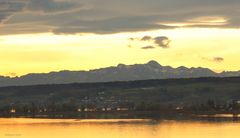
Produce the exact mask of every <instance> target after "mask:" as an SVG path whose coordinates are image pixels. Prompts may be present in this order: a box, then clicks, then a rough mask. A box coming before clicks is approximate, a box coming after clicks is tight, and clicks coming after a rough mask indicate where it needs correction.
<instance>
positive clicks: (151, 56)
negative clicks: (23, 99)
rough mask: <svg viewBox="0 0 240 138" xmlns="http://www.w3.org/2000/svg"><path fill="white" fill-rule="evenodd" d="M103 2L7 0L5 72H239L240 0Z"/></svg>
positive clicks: (0, 51)
mask: <svg viewBox="0 0 240 138" xmlns="http://www.w3.org/2000/svg"><path fill="white" fill-rule="evenodd" d="M104 1H106V2H108V4H109V5H110V6H109V5H108V6H107V7H106V5H104V4H101V3H99V1H96V0H89V1H87V0H82V1H76V0H71V1H65V0H42V1H39V0H27V1H21V0H13V1H7V0H3V1H1V2H0V11H1V13H2V14H0V67H1V68H0V75H7V76H15V75H18V76H20V75H24V74H27V73H42V72H50V71H60V70H89V69H96V68H101V67H108V66H116V65H117V64H119V63H123V64H136V63H146V62H148V61H150V60H156V61H158V62H159V63H160V64H161V65H165V66H166V65H169V66H172V67H179V66H186V67H199V66H200V67H207V68H210V69H212V70H214V71H217V72H220V71H224V70H228V71H236V70H240V64H239V63H238V61H239V59H240V54H239V53H240V39H239V38H240V29H238V26H239V24H240V19H239V17H238V15H239V14H240V13H239V12H240V11H239V10H238V6H239V5H240V2H237V1H234V0H230V1H228V3H227V2H224V1H217V0H210V1H205V0H204V1H202V2H199V1H195V0H192V1H191V2H190V0H186V1H184V2H190V3H188V4H185V5H184V2H183V3H179V2H178V1H177V0H172V2H175V4H171V3H169V2H167V1H166V0H159V2H156V1H154V0H150V1H148V4H146V1H144V0H140V2H139V3H140V4H135V5H134V0H130V1H128V3H127V2H124V1H123V2H122V1H121V2H116V1H114V0H104ZM141 2H142V3H141ZM194 2H195V3H194ZM77 4H79V5H77ZM96 5H97V6H96ZM116 5H118V6H119V5H120V6H122V8H123V9H120V8H118V6H116ZM162 5H163V6H162ZM206 5H208V6H209V7H207V6H206ZM237 5H238V6H237ZM134 7H135V8H134ZM13 9H14V10H13ZM140 9H141V10H140ZM173 9H174V10H173ZM161 10H162V11H161ZM226 10H228V11H226Z"/></svg>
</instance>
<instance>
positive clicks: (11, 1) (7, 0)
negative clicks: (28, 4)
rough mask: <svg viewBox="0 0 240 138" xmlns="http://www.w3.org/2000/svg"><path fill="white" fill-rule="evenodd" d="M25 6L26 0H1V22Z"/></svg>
mask: <svg viewBox="0 0 240 138" xmlns="http://www.w3.org/2000/svg"><path fill="white" fill-rule="evenodd" d="M24 7H25V1H24V0H0V23H2V22H3V21H5V20H7V19H8V18H9V17H10V16H12V15H13V14H15V13H17V12H21V11H22V10H23V9H24Z"/></svg>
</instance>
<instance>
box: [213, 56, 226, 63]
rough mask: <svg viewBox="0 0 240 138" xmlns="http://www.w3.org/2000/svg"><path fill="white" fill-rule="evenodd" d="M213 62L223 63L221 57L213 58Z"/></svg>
mask: <svg viewBox="0 0 240 138" xmlns="http://www.w3.org/2000/svg"><path fill="white" fill-rule="evenodd" d="M213 61H215V62H223V61H224V58H223V57H214V58H213Z"/></svg>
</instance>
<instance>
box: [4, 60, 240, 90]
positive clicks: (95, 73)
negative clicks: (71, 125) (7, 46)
mask: <svg viewBox="0 0 240 138" xmlns="http://www.w3.org/2000/svg"><path fill="white" fill-rule="evenodd" d="M233 76H240V71H235V72H234V71H232V72H221V73H216V72H214V71H212V70H210V69H208V68H201V67H198V68H187V67H184V66H181V67H178V68H173V67H171V66H162V65H160V64H159V63H158V62H156V61H153V60H152V61H149V62H148V63H146V64H134V65H124V64H119V65H118V66H115V67H107V68H101V69H95V70H89V71H67V70H64V71H59V72H50V73H36V74H33V73H31V74H27V75H24V76H21V77H14V78H10V77H4V76H0V87H3V86H25V85H41V84H68V83H86V82H113V81H133V80H150V79H169V78H199V77H233Z"/></svg>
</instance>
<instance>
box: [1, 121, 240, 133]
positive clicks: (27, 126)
mask: <svg viewBox="0 0 240 138" xmlns="http://www.w3.org/2000/svg"><path fill="white" fill-rule="evenodd" d="M239 136H240V123H237V122H221V123H216V122H196V121H194V122H193V121H187V122H183V121H151V120H74V119H69V120H61V119H59V120H51V119H0V138H55V137H56V138H239Z"/></svg>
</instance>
